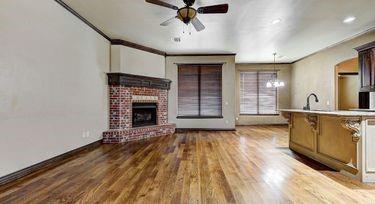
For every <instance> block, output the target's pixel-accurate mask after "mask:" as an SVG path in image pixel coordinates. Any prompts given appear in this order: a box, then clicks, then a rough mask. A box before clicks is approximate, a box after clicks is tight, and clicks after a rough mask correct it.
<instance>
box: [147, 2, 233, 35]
mask: <svg viewBox="0 0 375 204" xmlns="http://www.w3.org/2000/svg"><path fill="white" fill-rule="evenodd" d="M183 1H184V3H185V5H186V6H185V7H182V8H178V7H177V6H175V5H172V4H169V3H166V2H163V1H161V0H146V2H148V3H151V4H155V5H158V6H162V7H165V8H169V9H173V10H176V11H177V15H176V16H175V17H172V18H170V19H168V20H167V21H165V22H163V23H161V24H160V25H161V26H168V25H169V24H170V23H171V22H172V21H173V20H174V19H176V18H177V19H179V20H181V21H182V22H183V23H184V24H186V25H189V24H190V23H191V24H192V25H193V26H194V28H195V30H196V31H198V32H199V31H202V30H204V29H205V26H204V25H203V23H202V22H201V21H200V20H199V19H198V17H197V15H198V14H219V13H227V12H228V4H219V5H212V6H203V7H199V8H198V9H195V8H193V7H192V6H193V5H194V3H195V0H183Z"/></svg>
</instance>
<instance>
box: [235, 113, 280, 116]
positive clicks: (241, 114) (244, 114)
mask: <svg viewBox="0 0 375 204" xmlns="http://www.w3.org/2000/svg"><path fill="white" fill-rule="evenodd" d="M279 115H280V114H278V113H275V114H246V113H240V116H279Z"/></svg>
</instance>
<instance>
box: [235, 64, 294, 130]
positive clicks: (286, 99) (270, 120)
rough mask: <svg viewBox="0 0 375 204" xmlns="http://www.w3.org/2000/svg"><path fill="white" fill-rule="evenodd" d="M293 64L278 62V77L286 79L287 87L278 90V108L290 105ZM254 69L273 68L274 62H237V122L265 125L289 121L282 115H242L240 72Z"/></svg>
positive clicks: (239, 123) (238, 123)
mask: <svg viewBox="0 0 375 204" xmlns="http://www.w3.org/2000/svg"><path fill="white" fill-rule="evenodd" d="M291 67H292V66H291V64H278V65H277V66H276V69H277V70H279V71H278V73H277V77H278V79H280V80H282V81H284V83H285V87H282V88H279V89H278V92H277V99H278V100H277V102H278V108H279V109H281V108H289V107H290V72H291ZM253 70H273V64H236V124H237V125H263V124H285V123H287V121H286V120H285V119H284V118H283V117H282V116H249V115H240V72H241V71H253Z"/></svg>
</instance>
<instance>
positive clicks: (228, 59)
mask: <svg viewBox="0 0 375 204" xmlns="http://www.w3.org/2000/svg"><path fill="white" fill-rule="evenodd" d="M234 60H235V56H199V57H193V56H179V57H167V58H166V78H168V79H171V80H172V84H171V90H170V91H169V101H168V120H169V122H172V123H176V124H177V127H178V128H215V129H234V128H235V119H234V118H235V91H234V90H235V63H234ZM176 63H197V64H199V63H201V64H204V63H206V64H207V63H224V65H223V73H222V76H223V82H222V84H223V93H222V98H223V103H222V104H223V109H222V110H223V117H224V118H222V119H177V118H176V117H177V113H178V109H177V105H178V99H177V98H178V97H177V96H178V92H177V91H178V82H177V77H178V75H177V74H178V70H177V64H176Z"/></svg>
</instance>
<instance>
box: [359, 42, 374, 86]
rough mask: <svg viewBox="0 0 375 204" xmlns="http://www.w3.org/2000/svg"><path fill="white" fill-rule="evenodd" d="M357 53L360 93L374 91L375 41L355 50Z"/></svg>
mask: <svg viewBox="0 0 375 204" xmlns="http://www.w3.org/2000/svg"><path fill="white" fill-rule="evenodd" d="M355 49H356V50H357V51H358V61H359V77H360V90H359V91H360V92H374V91H375V41H373V42H371V43H368V44H366V45H362V46H360V47H357V48H355Z"/></svg>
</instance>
